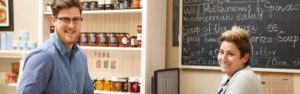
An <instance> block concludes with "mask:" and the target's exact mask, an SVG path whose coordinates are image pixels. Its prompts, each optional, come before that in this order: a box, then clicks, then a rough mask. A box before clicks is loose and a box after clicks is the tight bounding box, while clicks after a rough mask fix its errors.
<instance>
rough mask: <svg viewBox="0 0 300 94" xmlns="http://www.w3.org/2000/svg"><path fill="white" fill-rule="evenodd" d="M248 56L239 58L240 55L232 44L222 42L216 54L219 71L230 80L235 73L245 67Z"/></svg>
mask: <svg viewBox="0 0 300 94" xmlns="http://www.w3.org/2000/svg"><path fill="white" fill-rule="evenodd" d="M248 59H249V54H245V55H244V56H243V57H241V53H240V51H239V49H238V48H237V46H236V45H235V44H234V43H233V42H229V41H223V42H222V43H221V46H220V51H219V54H218V62H219V65H220V67H221V71H222V72H224V73H226V74H227V75H228V77H229V78H231V77H232V76H233V75H234V74H235V73H236V72H237V71H239V70H241V69H242V68H244V67H245V63H246V62H247V60H248Z"/></svg>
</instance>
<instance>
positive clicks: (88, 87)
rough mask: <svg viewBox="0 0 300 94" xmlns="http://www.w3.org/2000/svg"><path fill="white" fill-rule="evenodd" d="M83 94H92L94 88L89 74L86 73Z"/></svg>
mask: <svg viewBox="0 0 300 94" xmlns="http://www.w3.org/2000/svg"><path fill="white" fill-rule="evenodd" d="M83 92H84V93H83V94H94V86H93V83H92V80H91V77H90V75H89V73H88V72H87V73H86V77H85V84H84V91H83Z"/></svg>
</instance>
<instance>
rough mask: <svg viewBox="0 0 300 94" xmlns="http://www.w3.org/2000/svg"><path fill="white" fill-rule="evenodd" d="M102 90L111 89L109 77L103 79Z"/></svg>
mask: <svg viewBox="0 0 300 94" xmlns="http://www.w3.org/2000/svg"><path fill="white" fill-rule="evenodd" d="M103 86H104V87H103V90H104V91H111V80H110V78H108V77H107V78H105V80H104V84H103Z"/></svg>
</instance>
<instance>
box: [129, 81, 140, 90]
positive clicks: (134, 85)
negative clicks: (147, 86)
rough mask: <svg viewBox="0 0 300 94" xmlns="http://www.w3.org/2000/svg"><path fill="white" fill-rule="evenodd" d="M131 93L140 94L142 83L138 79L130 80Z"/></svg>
mask: <svg viewBox="0 0 300 94" xmlns="http://www.w3.org/2000/svg"><path fill="white" fill-rule="evenodd" d="M129 91H130V93H140V83H139V79H138V78H130V79H129Z"/></svg>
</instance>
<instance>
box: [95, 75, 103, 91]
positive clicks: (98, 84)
mask: <svg viewBox="0 0 300 94" xmlns="http://www.w3.org/2000/svg"><path fill="white" fill-rule="evenodd" d="M96 90H99V91H103V90H104V78H98V79H97V80H96Z"/></svg>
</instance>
